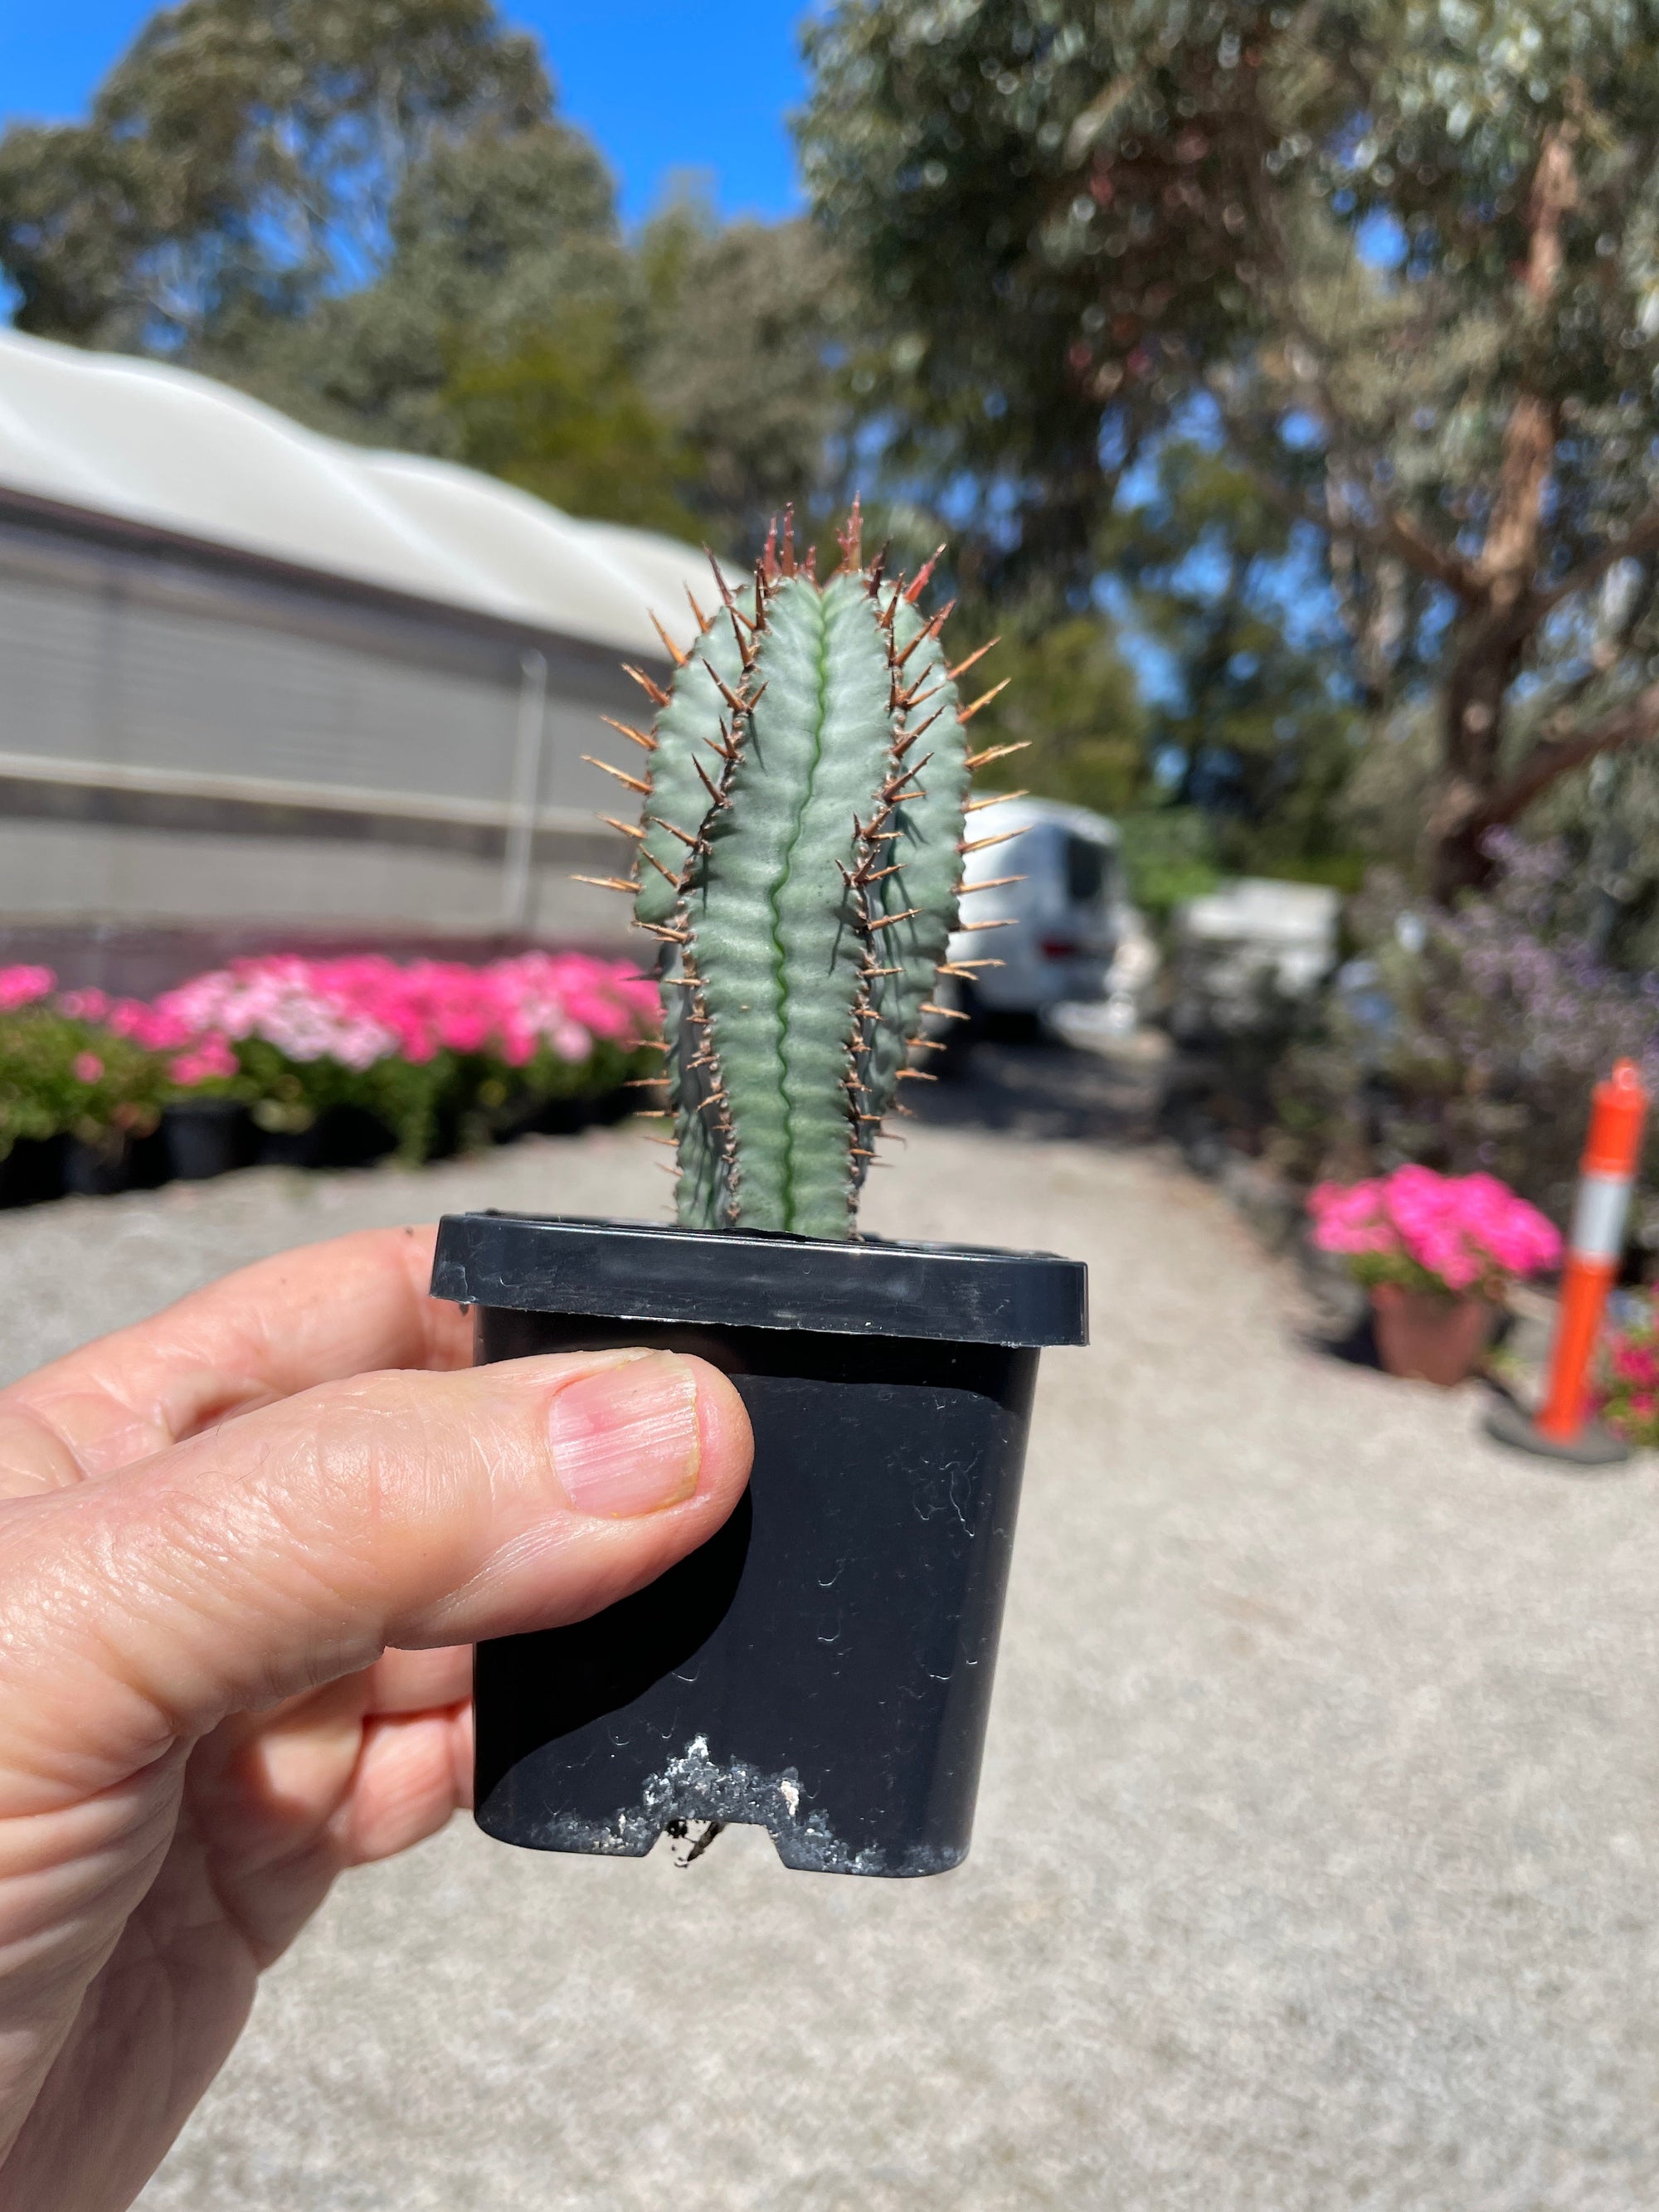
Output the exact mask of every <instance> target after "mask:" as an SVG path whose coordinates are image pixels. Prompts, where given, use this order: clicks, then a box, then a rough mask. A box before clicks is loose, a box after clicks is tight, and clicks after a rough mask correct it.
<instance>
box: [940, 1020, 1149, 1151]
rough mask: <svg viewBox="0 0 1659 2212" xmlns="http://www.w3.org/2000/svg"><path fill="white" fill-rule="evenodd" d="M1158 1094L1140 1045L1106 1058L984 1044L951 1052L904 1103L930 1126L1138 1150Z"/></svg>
mask: <svg viewBox="0 0 1659 2212" xmlns="http://www.w3.org/2000/svg"><path fill="white" fill-rule="evenodd" d="M1163 1099H1164V1062H1163V1060H1162V1057H1161V1056H1160V1055H1159V1054H1158V1051H1157V1049H1156V1047H1155V1045H1149V1044H1147V1043H1146V1041H1144V1040H1133V1041H1131V1042H1129V1043H1127V1044H1126V1046H1125V1047H1124V1048H1123V1049H1122V1050H1121V1052H1114V1053H1112V1054H1104V1053H1099V1052H1084V1051H1077V1050H1074V1049H1073V1048H1072V1047H1071V1046H1069V1045H1065V1044H1060V1043H1058V1042H1050V1041H1049V1040H1048V1039H1042V1040H1036V1039H1031V1040H1025V1039H1021V1038H984V1039H981V1040H979V1041H977V1042H975V1043H973V1044H971V1045H969V1046H967V1047H966V1048H963V1049H962V1050H961V1051H960V1053H959V1054H952V1055H951V1062H950V1064H949V1065H948V1066H947V1067H946V1069H945V1073H943V1074H942V1075H941V1077H940V1078H939V1080H938V1081H936V1082H933V1083H928V1084H920V1083H919V1084H917V1085H915V1092H914V1095H913V1097H910V1098H908V1099H907V1100H906V1101H905V1103H906V1104H907V1105H908V1106H911V1107H912V1108H913V1109H914V1111H915V1115H916V1118H917V1119H918V1120H919V1121H926V1122H927V1123H929V1124H931V1126H933V1127H935V1128H949V1129H994V1130H997V1131H1000V1132H1001V1133H1005V1134H1008V1135H1012V1136H1019V1137H1030V1138H1040V1139H1057V1138H1063V1139H1073V1140H1084V1141H1092V1142H1096V1143H1115V1144H1140V1143H1145V1142H1146V1141H1148V1140H1149V1139H1152V1137H1154V1136H1156V1135H1157V1134H1158V1118H1159V1114H1160V1110H1161V1108H1162V1104H1163Z"/></svg>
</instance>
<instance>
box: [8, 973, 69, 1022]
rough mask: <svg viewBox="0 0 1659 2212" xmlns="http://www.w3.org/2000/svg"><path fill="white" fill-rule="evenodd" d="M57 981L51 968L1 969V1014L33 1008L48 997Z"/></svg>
mask: <svg viewBox="0 0 1659 2212" xmlns="http://www.w3.org/2000/svg"><path fill="white" fill-rule="evenodd" d="M57 981H58V978H57V976H56V975H53V974H52V970H51V969H50V968H21V967H20V968H0V1014H10V1013H15V1012H16V1010H17V1008H18V1007H19V1006H33V1004H34V1002H35V1000H37V999H44V998H46V996H47V994H49V993H50V991H51V990H52V987H53V985H54V984H55V983H56V982H57Z"/></svg>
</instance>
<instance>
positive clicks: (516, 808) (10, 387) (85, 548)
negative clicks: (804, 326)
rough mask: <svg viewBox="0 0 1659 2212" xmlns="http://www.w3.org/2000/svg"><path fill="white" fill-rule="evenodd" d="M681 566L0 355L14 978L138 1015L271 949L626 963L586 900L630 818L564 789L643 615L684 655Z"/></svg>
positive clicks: (401, 473)
mask: <svg viewBox="0 0 1659 2212" xmlns="http://www.w3.org/2000/svg"><path fill="white" fill-rule="evenodd" d="M9 372H10V374H9ZM158 386H159V389H160V392H161V397H162V399H163V401H164V404H165V406H166V408H167V409H170V410H171V420H170V421H169V422H164V424H163V428H164V429H168V428H170V429H171V431H172V433H173V437H172V447H171V451H170V452H167V453H164V454H163V455H162V456H161V460H160V462H159V463H158V460H157V456H156V440H155V436H154V435H153V434H154V432H155V410H154V406H153V403H154V401H155V398H156V395H157V391H158ZM179 387H183V389H182V390H180V389H179ZM64 391H67V393H68V399H69V402H70V404H59V405H58V408H57V410H56V413H55V415H54V414H53V412H52V406H51V402H52V400H53V399H54V398H58V397H59V395H61V393H62V392H64ZM9 399H10V400H12V401H13V402H14V404H13V405H12V406H11V407H10V408H9V409H8V406H7V404H6V403H7V401H8V400H9ZM181 402H182V403H183V414H182V416H180V414H179V403H181ZM76 403H78V407H77V404H76ZM192 404H196V405H197V406H205V407H206V409H207V410H208V411H209V413H210V416H211V420H210V422H209V424H208V428H209V430H210V433H211V435H208V436H207V437H205V438H204V439H203V440H202V441H200V445H199V448H198V447H196V446H195V445H194V444H193V441H192V440H191V435H190V410H191V405H192ZM43 415H45V416H47V417H48V419H47V421H46V425H45V431H46V435H42V434H41V422H40V418H41V416H43ZM20 421H21V425H22V428H21V430H20V427H19V425H20ZM31 429H32V430H33V432H34V434H35V435H34V436H33V441H32V442H31V441H30V439H29V438H28V436H27V435H26V433H27V432H28V431H29V430H31ZM77 432H78V433H79V434H80V435H79V437H78V438H77ZM250 433H251V434H252V435H244V434H250ZM239 437H240V439H241V441H242V443H243V444H245V445H246V444H251V445H252V447H253V448H254V451H253V453H252V464H251V465H245V466H242V467H240V468H238V467H236V466H234V463H236V462H237V461H238V460H239V459H243V458H244V456H243V455H242V454H241V453H240V448H239ZM166 442H167V441H166V440H165V439H164V440H163V441H162V443H163V444H164V445H165V444H166ZM111 447H113V448H114V453H113V457H112V453H111V450H110V449H111ZM88 448H90V449H91V451H92V454H93V458H94V460H95V462H96V474H97V477H99V478H101V480H102V488H103V489H106V494H107V495H106V496H105V497H104V498H103V500H102V501H101V504H98V503H94V501H93V500H92V499H90V498H89V497H88V494H89V492H90V493H92V494H94V495H95V494H96V493H97V492H98V491H99V489H100V483H99V482H97V481H94V482H93V483H90V484H89V483H88V482H87V481H86V479H85V474H82V476H80V477H77V475H76V469H75V465H76V463H83V462H84V461H85V459H86V456H87V453H88ZM319 462H320V463H321V465H322V467H323V470H324V471H325V473H324V475H323V477H321V479H320V481H319V485H318V491H317V496H316V498H315V499H314V500H313V501H312V502H311V507H310V511H309V512H308V510H307V501H306V498H305V489H306V487H305V483H304V481H303V478H304V472H305V470H306V469H307V467H310V468H313V469H315V468H316V467H317V466H318V464H319ZM124 464H125V465H124ZM296 479H297V481H296ZM343 502H344V504H343ZM220 525H222V526H220ZM377 533H378V535H377ZM331 550H332V551H335V552H336V553H337V554H338V555H339V556H341V557H338V558H337V562H336V563H335V564H334V565H331V562H330V558H329V556H330V554H331ZM698 566H699V556H697V555H696V552H695V551H694V550H692V549H691V548H690V547H684V546H678V545H674V544H670V543H668V542H667V541H665V540H653V539H649V538H643V537H641V536H640V535H638V534H636V533H633V532H623V531H615V530H605V529H603V528H601V527H599V526H593V525H584V524H578V523H574V522H572V521H571V520H569V518H567V517H563V516H560V515H557V514H556V513H555V512H554V511H553V510H551V509H549V508H545V507H541V506H540V504H539V503H538V502H536V501H531V500H528V499H527V498H526V496H525V495H521V494H518V493H515V492H511V491H509V490H507V489H506V488H504V487H501V486H499V485H496V484H494V483H490V482H489V481H488V480H486V479H483V478H480V477H471V476H470V475H469V473H468V472H466V471H459V470H455V469H449V468H446V467H443V466H442V465H437V464H431V463H422V462H418V461H411V460H410V459H407V458H406V457H401V456H378V455H360V454H356V453H352V452H350V451H349V449H346V448H342V447H335V446H333V445H332V444H331V441H326V440H321V439H316V438H314V437H313V436H312V435H310V434H309V433H307V432H305V431H303V430H301V429H300V428H298V427H297V426H295V425H293V424H290V423H287V422H284V421H283V418H281V417H279V416H271V415H270V412H269V410H264V409H261V408H258V407H256V406H255V405H254V404H253V403H251V402H249V401H246V400H245V399H243V398H241V397H240V395H237V394H234V393H227V392H223V390H222V387H216V386H205V387H204V385H203V380H200V379H197V378H193V377H184V376H180V375H179V374H178V373H177V372H173V371H169V370H167V369H158V368H155V367H154V366H152V365H150V364H138V363H131V362H118V361H112V360H110V359H109V358H108V357H100V356H83V355H77V354H75V353H72V352H70V350H69V349H64V348H58V347H50V346H45V345H42V344H40V343H39V342H37V341H29V340H23V339H19V338H17V337H15V335H9V336H5V337H0V957H32V956H37V955H44V956H45V957H51V958H52V964H54V965H57V966H58V967H59V968H60V969H63V970H64V972H65V973H68V974H72V975H76V977H78V978H81V979H84V980H100V981H106V982H111V983H116V984H119V985H120V986H122V987H154V984H155V981H158V980H164V979H165V975H167V974H170V973H173V972H177V971H179V970H180V969H184V968H187V967H189V966H191V965H193V964H197V963H199V961H200V960H201V959H203V958H204V957H219V956H220V955H221V954H222V953H223V952H225V951H234V950H236V949H239V948H241V947H251V946H252V945H262V944H271V943H276V942H280V941H286V942H299V941H301V939H313V940H319V941H326V942H347V941H352V942H365V941H371V940H372V941H386V942H392V943H407V944H410V945H414V944H431V945H452V944H459V943H472V944H475V945H479V946H483V945H487V944H493V943H495V942H496V941H500V940H512V941H521V940H525V939H544V940H545V939H550V938H555V939H560V940H562V941H564V942H571V943H588V944H605V943H611V944H616V943H619V942H620V940H621V938H622V930H621V927H620V921H621V916H620V915H619V912H618V908H619V907H620V905H621V902H620V901H618V900H617V899H616V898H615V897H614V896H607V895H606V894H605V893H602V892H598V891H593V890H587V889H586V888H585V887H584V886H582V885H580V884H573V883H572V882H571V881H570V877H571V874H572V872H573V871H574V872H583V873H590V874H600V875H602V874H607V873H611V872H617V868H618V865H619V863H621V862H622V861H623V858H624V854H625V848H624V846H623V840H622V839H621V838H619V837H618V836H616V835H615V833H613V832H610V831H606V830H605V829H601V828H600V827H599V824H598V821H597V817H598V816H599V814H601V813H607V812H608V813H614V814H618V815H621V816H623V817H624V818H626V817H627V816H628V815H629V812H631V811H632V808H633V805H634V802H633V800H632V799H631V795H630V794H629V793H627V792H626V791H625V790H623V789H622V788H620V787H617V786H615V785H614V784H611V782H609V781H608V780H607V779H606V778H605V776H604V775H601V774H600V772H599V770H597V769H593V768H592V767H590V766H588V765H586V763H584V762H583V760H582V757H581V756H582V755H583V754H584V753H595V752H597V753H599V754H600V755H601V756H603V755H605V754H607V753H608V754H609V755H610V757H612V758H615V757H617V754H618V753H619V752H620V751H623V750H627V748H626V745H625V744H624V742H623V740H621V739H619V738H613V737H612V736H611V732H608V731H606V730H605V728H604V727H603V726H601V723H600V720H599V718H600V716H601V715H603V714H614V715H617V717H619V718H620V719H623V720H639V719H640V717H639V714H638V712H637V711H636V708H638V707H639V706H641V705H643V703H644V702H641V701H640V698H639V694H638V693H637V691H635V689H634V687H633V685H632V684H631V683H630V682H629V679H628V678H626V677H625V676H623V673H622V671H621V668H620V666H619V660H620V659H621V658H623V657H627V658H629V659H633V660H635V663H636V664H638V665H644V666H647V668H650V669H652V670H653V671H654V672H656V673H658V674H661V673H663V672H665V665H666V664H665V660H664V658H663V653H662V647H661V646H660V644H659V643H658V641H657V639H656V636H655V634H654V632H653V629H651V627H650V623H649V619H648V613H647V608H648V607H650V606H651V605H655V606H656V608H657V609H658V610H659V611H660V613H661V615H662V617H664V618H665V620H667V621H669V622H670V623H675V622H676V618H677V608H676V604H675V603H676V601H677V600H678V629H679V630H680V631H681V633H682V634H683V635H689V633H690V615H689V613H687V612H686V611H684V591H685V588H686V587H687V586H688V585H690V583H691V581H692V580H693V579H694V577H695V576H696V573H697V569H698ZM703 573H704V575H705V576H706V573H707V572H706V569H705V570H704V572H703ZM411 586H412V588H411ZM704 596H705V597H707V596H708V593H707V592H705V593H704Z"/></svg>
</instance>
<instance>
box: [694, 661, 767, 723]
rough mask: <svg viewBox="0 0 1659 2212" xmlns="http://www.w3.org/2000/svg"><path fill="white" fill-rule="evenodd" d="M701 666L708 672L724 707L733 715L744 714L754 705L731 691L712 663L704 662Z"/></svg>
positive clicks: (730, 687)
mask: <svg viewBox="0 0 1659 2212" xmlns="http://www.w3.org/2000/svg"><path fill="white" fill-rule="evenodd" d="M702 665H703V666H704V667H705V668H706V669H707V670H708V674H709V678H710V679H711V681H712V682H713V684H714V689H715V690H717V691H718V692H719V693H720V696H721V698H722V699H724V700H725V702H726V705H727V706H728V707H729V708H731V709H732V713H733V714H747V713H748V711H749V709H750V707H751V706H752V705H753V704H754V702H753V701H752V700H750V699H745V698H744V697H743V696H741V694H740V693H738V692H736V691H734V690H732V686H731V685H730V684H728V683H727V682H726V678H724V677H723V676H722V675H721V674H720V671H719V669H718V668H716V667H715V666H714V663H713V661H711V660H705V661H704V662H703V664H702Z"/></svg>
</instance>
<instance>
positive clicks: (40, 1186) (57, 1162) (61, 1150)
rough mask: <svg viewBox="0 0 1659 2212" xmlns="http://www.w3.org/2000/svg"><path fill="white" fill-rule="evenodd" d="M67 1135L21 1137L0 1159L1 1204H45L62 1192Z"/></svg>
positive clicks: (67, 1142) (67, 1148) (2, 1205)
mask: <svg viewBox="0 0 1659 2212" xmlns="http://www.w3.org/2000/svg"><path fill="white" fill-rule="evenodd" d="M68 1150H69V1139H68V1138H67V1137H20V1138H19V1139H18V1140H17V1142H16V1143H15V1145H14V1146H12V1148H11V1150H10V1151H9V1152H8V1153H7V1154H6V1156H5V1158H4V1159H3V1160H0V1207H10V1206H44V1205H46V1204H47V1203H48V1202H49V1201H50V1200H52V1199H54V1198H61V1197H62V1196H63V1195H64V1154H65V1152H67V1151H68Z"/></svg>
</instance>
